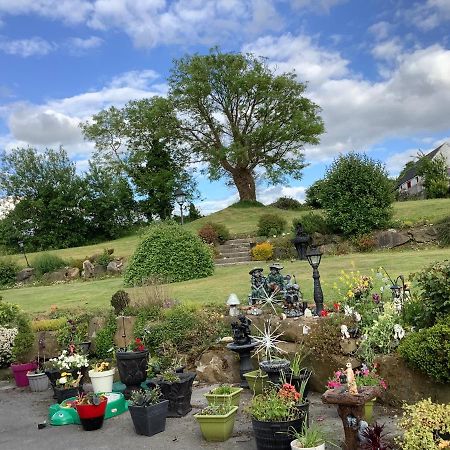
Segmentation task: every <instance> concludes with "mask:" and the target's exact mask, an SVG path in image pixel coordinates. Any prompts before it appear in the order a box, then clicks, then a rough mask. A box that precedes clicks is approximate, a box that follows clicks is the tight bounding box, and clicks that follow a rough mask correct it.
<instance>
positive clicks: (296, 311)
mask: <svg viewBox="0 0 450 450" xmlns="http://www.w3.org/2000/svg"><path fill="white" fill-rule="evenodd" d="M284 281H285V294H284V306H283V307H284V309H285V313H286V315H287V316H288V317H299V316H301V315H302V314H303V308H302V306H301V305H300V302H301V301H302V299H303V298H302V292H301V291H300V286H299V285H298V284H297V280H296V279H295V275H292V277H291V276H290V275H286V276H285V277H284Z"/></svg>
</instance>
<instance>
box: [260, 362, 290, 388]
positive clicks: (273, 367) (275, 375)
mask: <svg viewBox="0 0 450 450" xmlns="http://www.w3.org/2000/svg"><path fill="white" fill-rule="evenodd" d="M290 364H291V363H290V361H289V360H287V359H272V360H268V361H261V362H260V363H259V367H260V368H261V369H262V370H263V371H264V372H266V374H267V376H268V377H269V381H270V382H272V383H274V384H280V383H281V379H282V377H283V374H284V375H285V376H286V378H287V375H288V372H289V366H290Z"/></svg>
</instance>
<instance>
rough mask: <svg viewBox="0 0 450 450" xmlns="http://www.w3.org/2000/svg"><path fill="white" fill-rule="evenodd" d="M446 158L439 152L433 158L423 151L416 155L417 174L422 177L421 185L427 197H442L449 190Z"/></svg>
mask: <svg viewBox="0 0 450 450" xmlns="http://www.w3.org/2000/svg"><path fill="white" fill-rule="evenodd" d="M447 166H448V164H447V160H446V159H445V157H444V155H442V154H439V155H437V156H435V157H434V158H433V159H431V158H428V157H427V156H426V155H424V154H423V153H421V152H419V154H418V155H417V175H420V176H422V177H423V179H424V181H423V187H424V188H425V195H426V197H427V198H444V197H446V196H447V195H448V192H449V177H448V171H447Z"/></svg>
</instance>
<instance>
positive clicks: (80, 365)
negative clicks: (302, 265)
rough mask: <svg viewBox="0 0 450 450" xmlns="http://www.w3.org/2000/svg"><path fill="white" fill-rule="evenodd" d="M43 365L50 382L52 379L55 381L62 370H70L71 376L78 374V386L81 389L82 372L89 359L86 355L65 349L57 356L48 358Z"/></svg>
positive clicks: (86, 366)
mask: <svg viewBox="0 0 450 450" xmlns="http://www.w3.org/2000/svg"><path fill="white" fill-rule="evenodd" d="M45 367H46V374H47V376H48V377H49V379H50V382H52V379H53V380H55V381H56V380H57V379H58V378H60V377H61V376H62V373H63V372H71V373H72V376H73V378H78V376H79V375H81V377H80V380H79V387H80V389H82V388H83V383H84V374H85V373H86V370H87V368H88V367H89V361H88V358H87V356H86V355H81V354H79V353H70V352H69V351H67V350H63V351H62V352H61V354H60V355H59V356H58V357H57V358H52V359H49V361H48V364H46V365H45ZM52 386H53V383H52Z"/></svg>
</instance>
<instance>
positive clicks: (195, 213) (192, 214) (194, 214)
mask: <svg viewBox="0 0 450 450" xmlns="http://www.w3.org/2000/svg"><path fill="white" fill-rule="evenodd" d="M187 217H188V221H189V222H192V221H193V220H197V219H200V218H201V217H203V216H202V213H201V212H200V211H199V209H198V208H196V207H195V205H194V204H193V203H192V202H190V203H189V208H188V216H187Z"/></svg>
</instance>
